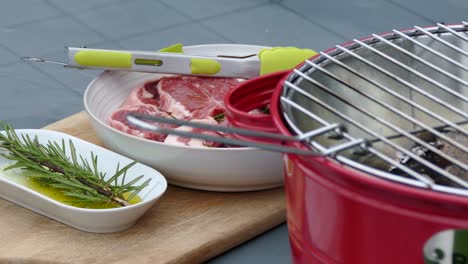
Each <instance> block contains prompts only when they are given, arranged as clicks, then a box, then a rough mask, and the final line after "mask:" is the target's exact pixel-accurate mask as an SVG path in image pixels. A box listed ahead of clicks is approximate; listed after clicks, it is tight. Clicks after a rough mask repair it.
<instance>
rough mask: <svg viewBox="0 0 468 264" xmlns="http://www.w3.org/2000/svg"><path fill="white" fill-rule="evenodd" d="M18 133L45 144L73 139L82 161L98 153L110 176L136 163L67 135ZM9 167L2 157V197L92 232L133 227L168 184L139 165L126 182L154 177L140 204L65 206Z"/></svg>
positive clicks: (143, 191) (158, 175)
mask: <svg viewBox="0 0 468 264" xmlns="http://www.w3.org/2000/svg"><path fill="white" fill-rule="evenodd" d="M16 131H17V133H18V134H19V135H21V134H28V135H29V136H31V137H32V138H34V137H35V136H37V137H38V140H39V142H40V143H41V144H46V143H47V142H48V141H49V140H50V141H56V142H58V143H60V142H61V141H62V139H65V142H67V143H68V140H69V139H71V140H72V141H73V144H74V145H75V148H76V152H77V154H79V155H82V156H83V158H86V159H90V152H91V151H92V152H93V153H94V154H96V155H97V156H98V169H99V171H101V172H105V173H106V175H107V176H109V177H110V176H111V175H113V174H114V173H115V168H116V166H117V163H120V165H121V166H122V165H126V164H128V163H130V162H133V160H131V159H129V158H126V157H124V156H122V155H119V154H117V153H114V152H112V151H110V150H107V149H105V148H101V147H99V146H96V145H94V144H91V143H89V142H86V141H84V140H81V139H79V138H75V137H72V136H70V135H67V134H64V133H60V132H54V131H48V130H39V129H19V130H16ZM0 133H1V132H0ZM9 164H12V161H10V160H7V159H6V158H4V157H3V156H0V168H2V169H1V170H0V197H2V198H4V199H6V200H9V201H11V202H13V203H16V204H18V205H20V206H22V207H25V208H28V209H30V210H32V211H35V212H37V213H39V214H42V215H45V216H47V217H49V218H52V219H55V220H57V221H59V222H62V223H64V224H67V225H69V226H72V227H74V228H77V229H80V230H83V231H87V232H93V233H110V232H117V231H122V230H124V229H127V228H129V227H131V226H133V225H134V224H135V222H136V221H137V220H138V218H140V217H141V216H142V215H143V214H144V213H145V212H146V211H147V210H148V209H149V208H151V206H153V205H154V203H156V201H157V200H158V199H159V198H160V197H161V195H163V193H164V192H165V190H166V188H167V182H166V180H165V179H164V177H163V176H162V175H161V174H160V173H159V172H157V171H156V170H155V169H153V168H150V167H148V166H146V165H143V164H141V163H137V164H135V165H134V166H133V167H131V168H130V169H129V170H128V173H127V176H126V182H129V181H131V180H132V179H134V178H135V177H138V176H140V175H144V176H145V177H144V179H148V178H151V181H150V183H149V185H148V186H146V187H145V188H144V189H143V190H142V191H141V192H140V193H139V194H138V196H140V198H141V199H142V201H141V202H140V203H137V204H133V205H129V206H126V207H119V208H111V209H86V208H78V207H74V206H70V205H66V204H63V203H61V202H58V201H56V200H53V199H51V198H49V197H47V196H45V195H43V194H40V193H38V192H36V191H34V190H32V189H30V188H28V187H25V186H23V185H21V184H18V183H17V181H15V180H13V178H12V177H16V176H19V177H22V176H21V175H15V172H14V171H13V172H10V171H7V172H3V168H4V167H6V166H7V165H9ZM16 174H17V173H16Z"/></svg>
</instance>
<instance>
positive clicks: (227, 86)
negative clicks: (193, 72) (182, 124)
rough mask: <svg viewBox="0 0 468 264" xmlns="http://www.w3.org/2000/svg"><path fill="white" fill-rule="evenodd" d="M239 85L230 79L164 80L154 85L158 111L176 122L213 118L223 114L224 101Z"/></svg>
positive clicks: (176, 78) (192, 78)
mask: <svg viewBox="0 0 468 264" xmlns="http://www.w3.org/2000/svg"><path fill="white" fill-rule="evenodd" d="M238 84H239V81H238V80H235V79H231V78H206V77H191V76H174V77H167V78H163V79H161V80H160V81H159V83H158V85H157V88H158V94H159V97H160V108H161V110H163V111H166V112H169V113H171V115H172V116H173V117H174V118H177V119H184V120H190V119H194V118H195V119H204V118H205V117H207V116H211V117H213V116H215V115H217V114H219V113H223V112H224V111H225V107H224V97H225V95H226V94H227V93H228V92H229V91H230V90H231V89H233V88H234V87H235V86H237V85H238Z"/></svg>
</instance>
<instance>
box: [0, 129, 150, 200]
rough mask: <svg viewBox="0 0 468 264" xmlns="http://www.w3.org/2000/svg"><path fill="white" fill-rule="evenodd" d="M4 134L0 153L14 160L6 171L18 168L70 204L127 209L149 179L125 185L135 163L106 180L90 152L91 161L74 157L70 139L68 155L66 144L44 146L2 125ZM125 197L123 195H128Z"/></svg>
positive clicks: (96, 160)
mask: <svg viewBox="0 0 468 264" xmlns="http://www.w3.org/2000/svg"><path fill="white" fill-rule="evenodd" d="M0 125H1V126H2V127H3V130H4V133H0V150H1V149H5V150H7V151H8V153H7V154H2V155H3V156H4V157H5V158H7V159H9V160H12V161H16V162H15V163H14V164H13V165H11V166H9V167H7V168H5V170H10V169H14V168H19V169H21V170H22V171H23V174H24V175H25V176H26V177H30V178H34V179H35V180H37V181H38V182H39V183H41V184H42V185H44V186H46V187H50V188H53V189H56V190H58V191H60V192H62V193H63V194H64V195H66V196H69V197H72V198H73V201H74V202H76V203H79V204H81V205H83V206H84V207H88V206H91V205H93V204H96V203H111V204H113V205H115V206H128V205H130V203H129V201H130V200H131V199H132V198H133V197H135V196H136V195H137V194H138V193H139V192H140V191H141V190H142V189H143V188H145V187H146V186H147V185H148V183H149V182H150V180H151V179H148V180H146V181H144V182H143V183H142V184H140V185H137V186H135V185H134V184H136V183H137V182H139V181H140V180H141V179H142V178H143V175H141V176H138V177H136V178H135V179H134V180H132V181H130V182H128V183H126V182H125V177H126V174H127V171H128V169H130V168H131V167H132V166H133V165H135V164H136V162H132V163H130V164H127V165H126V166H124V167H122V168H119V167H120V166H119V165H117V168H116V171H115V174H114V175H112V176H111V177H110V178H108V179H107V180H106V179H105V178H106V174H105V173H102V172H99V170H98V157H97V156H96V155H95V154H94V153H93V152H91V161H88V160H87V159H85V158H83V157H82V156H81V155H80V156H77V153H76V149H75V146H74V145H73V142H72V141H71V140H70V141H69V142H68V150H69V153H70V156H71V157H70V158H69V157H68V156H67V154H66V153H67V144H65V140H63V139H62V142H61V144H59V143H57V142H51V141H49V142H48V143H47V144H46V145H42V144H40V143H39V140H38V139H37V137H35V138H34V139H32V138H31V137H30V136H29V135H21V137H20V136H18V134H17V133H16V132H15V130H14V129H13V128H12V127H11V126H10V125H8V124H5V123H1V124H0ZM128 193H131V194H130V195H129V197H128V198H125V197H124V194H128Z"/></svg>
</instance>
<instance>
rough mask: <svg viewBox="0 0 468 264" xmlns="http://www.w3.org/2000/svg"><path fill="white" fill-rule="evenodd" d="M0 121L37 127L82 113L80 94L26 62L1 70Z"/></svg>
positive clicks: (23, 126)
mask: <svg viewBox="0 0 468 264" xmlns="http://www.w3.org/2000/svg"><path fill="white" fill-rule="evenodd" d="M0 83H1V84H2V96H0V106H1V107H0V109H1V110H0V120H4V121H7V122H9V123H11V124H12V125H13V126H14V127H16V128H39V127H42V126H45V125H47V124H49V123H51V122H54V121H57V120H59V119H61V118H64V117H66V116H68V115H70V114H72V113H75V112H77V111H79V110H81V109H82V108H83V107H82V103H81V95H80V94H78V93H76V92H73V91H71V90H70V89H69V88H67V87H64V86H62V85H61V84H60V83H58V82H56V81H54V80H52V79H50V78H49V77H47V76H46V75H44V74H42V73H41V72H39V71H37V70H36V69H34V68H33V67H31V66H30V65H28V64H26V63H16V64H14V65H11V66H9V67H6V68H5V67H3V68H0Z"/></svg>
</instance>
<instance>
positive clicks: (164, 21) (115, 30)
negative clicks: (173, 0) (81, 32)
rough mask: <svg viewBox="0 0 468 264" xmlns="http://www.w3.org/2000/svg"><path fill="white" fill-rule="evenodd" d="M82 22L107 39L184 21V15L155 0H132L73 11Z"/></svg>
mask: <svg viewBox="0 0 468 264" xmlns="http://www.w3.org/2000/svg"><path fill="white" fill-rule="evenodd" d="M74 15H75V16H76V17H77V18H78V19H79V20H81V21H82V22H83V23H85V24H87V25H89V26H90V27H91V28H93V29H95V30H96V31H98V32H100V33H101V34H103V35H105V36H106V37H108V38H110V39H119V38H123V37H125V36H128V35H136V34H138V33H141V32H146V31H150V30H157V29H163V28H166V27H169V26H172V25H176V24H181V23H184V22H187V20H188V19H187V18H186V17H185V16H183V15H181V14H179V13H178V12H177V11H175V10H174V9H172V8H170V7H167V6H166V5H163V4H161V3H159V2H157V1H151V0H135V1H125V2H120V3H119V4H116V5H109V6H105V7H99V8H94V9H92V10H88V11H85V12H80V13H76V14H74Z"/></svg>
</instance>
